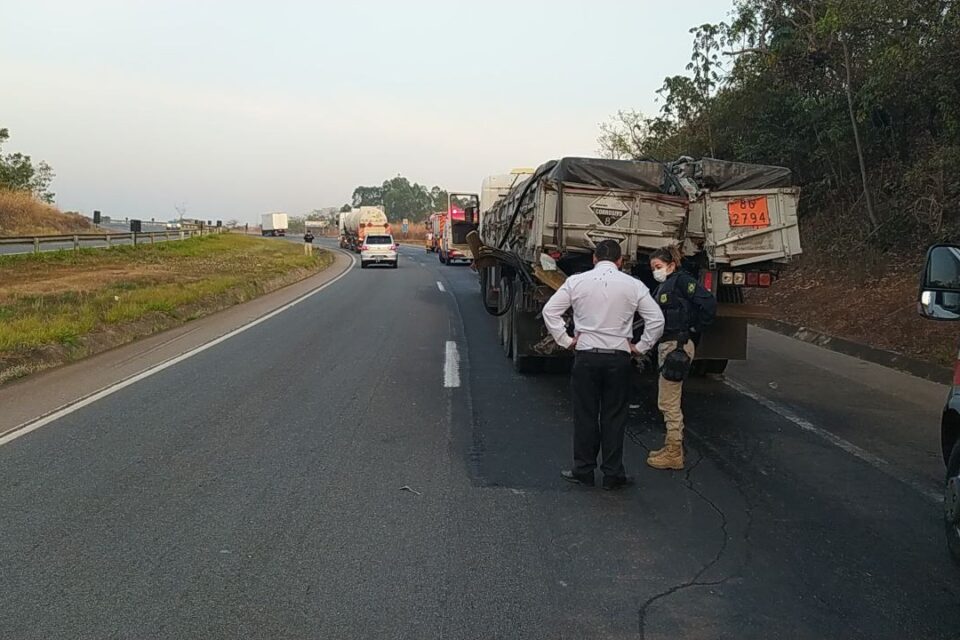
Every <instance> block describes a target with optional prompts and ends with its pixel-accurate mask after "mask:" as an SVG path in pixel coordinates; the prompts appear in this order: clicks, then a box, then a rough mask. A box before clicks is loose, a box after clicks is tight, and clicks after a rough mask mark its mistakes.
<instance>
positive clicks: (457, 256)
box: [439, 193, 480, 265]
mask: <svg viewBox="0 0 960 640" xmlns="http://www.w3.org/2000/svg"><path fill="white" fill-rule="evenodd" d="M479 225H480V197H479V196H478V195H477V194H475V193H451V194H449V195H448V196H447V211H446V215H445V216H444V219H443V220H442V221H441V225H440V227H441V229H440V231H441V233H440V251H439V253H440V262H442V263H443V264H446V265H451V264H458V263H460V264H470V262H471V261H472V259H473V258H472V254H471V253H470V245H469V243H468V242H467V235H468V234H469V233H470V232H472V231H476V230H477V228H478V227H479Z"/></svg>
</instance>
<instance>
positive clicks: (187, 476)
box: [0, 248, 960, 639]
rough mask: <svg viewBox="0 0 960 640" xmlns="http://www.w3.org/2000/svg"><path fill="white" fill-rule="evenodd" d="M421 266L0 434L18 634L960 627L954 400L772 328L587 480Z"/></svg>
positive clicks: (540, 397)
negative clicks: (945, 417) (947, 463)
mask: <svg viewBox="0 0 960 640" xmlns="http://www.w3.org/2000/svg"><path fill="white" fill-rule="evenodd" d="M402 257H403V259H402V263H401V268H400V269H398V270H390V269H383V270H381V269H368V270H362V271H361V270H360V269H359V267H355V268H354V269H353V270H352V271H351V272H350V274H349V275H347V276H346V277H344V278H343V279H341V280H339V281H338V282H336V283H334V284H333V285H331V286H330V287H329V288H327V289H326V290H324V291H322V292H321V293H319V294H317V295H315V296H313V297H311V298H309V299H307V300H304V301H303V302H301V303H300V304H298V305H296V306H294V307H292V308H290V309H289V310H287V311H285V312H283V313H281V314H279V315H277V316H275V317H273V318H271V319H269V320H267V321H265V322H263V323H261V324H258V325H257V326H255V327H253V328H251V329H249V330H247V331H245V332H242V333H240V334H239V335H236V336H234V337H232V338H230V339H229V340H226V341H224V342H222V343H220V344H217V345H216V346H214V347H211V348H209V349H207V350H205V351H203V352H202V353H199V354H197V355H195V356H194V357H191V358H188V359H186V360H184V361H182V362H180V363H179V364H177V365H175V366H172V367H169V368H167V369H165V370H163V371H161V372H159V373H157V374H155V375H153V376H151V377H148V378H146V379H144V380H141V381H140V382H137V383H136V384H132V385H130V386H128V387H126V388H124V389H122V390H120V391H118V392H116V393H114V394H112V395H109V396H107V397H105V398H103V399H101V400H98V401H96V402H94V403H92V404H89V405H87V406H85V407H83V408H81V409H79V410H77V411H75V412H73V413H70V414H69V415H66V416H64V417H62V418H60V419H59V420H57V421H55V422H53V423H51V424H48V425H46V426H44V427H43V428H40V429H38V430H36V431H33V432H31V433H28V434H27V435H24V436H23V437H20V438H18V439H16V440H13V441H11V442H9V443H7V444H5V445H3V446H0V487H3V489H2V491H0V514H2V518H0V638H16V639H21V638H22V639H28V638H45V639H46V638H98V639H99V638H441V637H442V638H464V639H466V638H638V637H640V638H643V637H645V638H711V639H713V638H731V639H733V638H736V639H743V638H772V637H776V638H780V639H787V638H811V639H813V638H817V639H819V638H865V639H866V638H869V639H878V638H891V639H894V638H896V639H901V638H956V637H957V636H958V635H960V632H958V629H960V607H958V599H960V573H958V570H957V569H956V568H954V567H953V566H952V565H951V563H950V561H949V559H948V557H947V555H946V552H945V550H944V543H943V536H942V531H941V523H940V512H939V506H938V504H937V503H936V496H935V494H936V492H937V491H938V487H939V479H940V475H941V472H942V471H941V467H942V464H941V462H940V461H939V459H938V457H937V425H936V421H937V418H938V411H939V406H940V403H941V402H942V400H943V393H944V392H943V389H942V388H941V387H939V386H938V385H935V384H932V383H929V382H925V381H920V380H916V379H914V378H910V377H908V376H905V375H902V374H899V373H895V372H892V371H889V370H886V369H883V368H881V367H877V366H875V365H871V364H868V363H863V362H859V361H857V360H854V359H851V358H848V357H846V356H840V355H838V354H834V353H830V352H826V351H822V350H820V349H817V348H815V347H811V346H809V345H805V344H800V343H797V342H794V341H791V340H790V339H788V338H785V337H782V336H778V335H775V334H772V333H768V332H765V331H760V330H757V331H754V332H753V333H752V334H751V348H752V350H753V352H752V356H753V360H752V361H748V362H746V363H742V364H734V365H731V367H730V370H729V372H728V376H727V378H726V379H725V380H698V381H695V382H693V383H691V384H689V385H688V389H687V394H686V398H685V409H686V413H687V416H688V425H689V437H688V440H687V445H688V450H689V454H688V455H689V457H688V468H687V470H686V471H685V472H666V471H654V470H652V469H648V468H646V467H645V465H644V464H643V460H644V458H645V456H646V451H647V449H648V448H649V447H651V446H653V445H657V444H659V443H658V440H659V438H660V433H661V429H662V427H661V426H660V425H659V423H658V421H657V418H656V412H655V410H654V405H653V403H652V393H653V389H652V387H650V388H646V389H643V390H641V391H640V393H639V396H638V403H639V404H640V408H639V409H637V410H636V411H634V412H633V414H632V416H631V426H630V433H629V440H628V443H627V446H626V463H627V465H628V471H630V472H632V473H635V474H636V475H637V477H638V480H639V486H638V487H637V488H636V489H633V490H630V491H626V492H622V493H614V494H611V493H605V492H602V491H599V490H589V489H583V488H579V487H573V486H570V485H567V484H565V483H563V482H562V481H561V480H560V479H559V477H558V472H559V470H560V469H563V468H566V467H567V466H568V464H569V456H570V435H571V429H572V425H571V418H570V412H569V409H568V405H567V379H566V377H565V376H561V375H543V376H536V377H525V376H520V375H517V374H514V373H513V372H512V370H511V368H510V366H509V362H508V361H507V360H506V359H505V358H504V356H503V354H502V353H501V352H500V350H499V347H498V346H497V344H496V340H495V338H496V325H495V322H494V320H493V319H492V318H491V317H489V316H487V315H486V314H485V313H484V312H483V310H482V309H481V307H480V304H479V300H478V295H477V283H476V277H475V276H474V274H473V273H472V272H471V271H470V270H469V269H467V268H463V267H444V266H442V265H440V264H439V263H438V262H437V260H436V258H435V257H434V256H433V255H430V254H424V253H423V252H422V251H421V250H416V249H413V248H404V249H403V254H402ZM448 343H452V344H453V345H455V347H454V346H450V344H448ZM454 353H455V354H456V356H458V357H456V358H455V357H454ZM457 361H458V363H457ZM404 487H406V488H408V489H409V490H407V489H403V488H404Z"/></svg>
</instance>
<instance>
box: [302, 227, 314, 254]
mask: <svg viewBox="0 0 960 640" xmlns="http://www.w3.org/2000/svg"><path fill="white" fill-rule="evenodd" d="M303 255H305V256H312V255H313V232H311V231H310V229H307V232H306V233H305V234H303Z"/></svg>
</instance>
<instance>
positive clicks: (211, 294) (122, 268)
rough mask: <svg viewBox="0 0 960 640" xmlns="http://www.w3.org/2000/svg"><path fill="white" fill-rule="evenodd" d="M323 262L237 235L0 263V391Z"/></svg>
mask: <svg viewBox="0 0 960 640" xmlns="http://www.w3.org/2000/svg"><path fill="white" fill-rule="evenodd" d="M332 261H333V256H332V254H330V253H329V252H326V251H322V250H321V251H318V252H316V254H315V255H314V256H313V257H310V258H308V257H306V256H304V255H303V252H302V249H301V247H300V246H299V245H297V244H294V243H287V242H276V241H269V240H263V239H259V238H250V237H247V236H242V235H239V234H224V235H216V236H205V237H203V238H193V239H190V240H184V241H180V242H169V243H163V244H158V245H145V246H141V247H137V248H134V247H129V246H124V247H116V248H114V249H110V250H103V249H90V250H84V251H81V252H80V253H79V254H74V253H73V252H57V253H42V254H37V255H32V254H31V255H24V256H7V257H0V383H2V382H3V381H5V380H9V379H11V378H13V377H17V376H18V375H21V374H22V373H28V372H32V371H36V370H38V369H41V368H44V367H48V366H53V365H56V364H60V363H62V362H66V361H69V360H73V359H76V358H80V357H83V356H85V355H89V354H91V353H94V352H97V351H102V350H104V349H107V348H110V347H113V346H116V345H118V344H122V343H124V342H129V341H130V340H133V339H135V338H137V337H141V336H144V335H149V334H151V333H154V332H156V331H160V330H163V329H167V328H170V327H173V326H176V325H179V324H182V323H184V322H186V321H188V320H191V319H193V318H197V317H200V316H203V315H207V314H209V313H212V312H213V311H216V310H219V309H222V308H225V307H227V306H230V305H233V304H236V303H239V302H244V301H246V300H249V299H251V298H254V297H256V296H258V295H260V294H262V293H265V292H267V291H270V290H273V289H276V288H278V287H279V286H282V285H285V284H289V283H290V282H293V281H295V280H298V279H301V278H303V277H305V276H307V275H310V274H312V273H315V272H317V271H319V270H321V269H323V268H325V267H326V266H328V265H329V264H330V263H332Z"/></svg>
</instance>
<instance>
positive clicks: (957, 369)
mask: <svg viewBox="0 0 960 640" xmlns="http://www.w3.org/2000/svg"><path fill="white" fill-rule="evenodd" d="M953 384H954V385H960V360H957V361H956V363H954V365H953Z"/></svg>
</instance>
